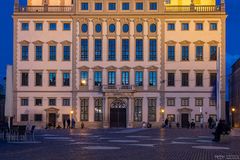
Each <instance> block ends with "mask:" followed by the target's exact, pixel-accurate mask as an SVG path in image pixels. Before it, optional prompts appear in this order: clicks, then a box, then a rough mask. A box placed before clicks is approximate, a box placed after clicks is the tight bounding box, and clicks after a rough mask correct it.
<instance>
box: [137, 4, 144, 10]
mask: <svg viewBox="0 0 240 160" xmlns="http://www.w3.org/2000/svg"><path fill="white" fill-rule="evenodd" d="M136 10H143V3H142V2H137V3H136Z"/></svg>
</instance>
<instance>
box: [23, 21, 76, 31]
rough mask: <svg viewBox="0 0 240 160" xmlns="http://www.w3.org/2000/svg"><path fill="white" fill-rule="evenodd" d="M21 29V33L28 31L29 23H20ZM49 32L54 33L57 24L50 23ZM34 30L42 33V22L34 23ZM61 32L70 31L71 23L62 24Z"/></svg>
mask: <svg viewBox="0 0 240 160" xmlns="http://www.w3.org/2000/svg"><path fill="white" fill-rule="evenodd" d="M21 24H22V26H21V29H22V31H28V30H29V23H28V22H22V23H21ZM48 29H49V30H50V31H56V30H57V23H55V22H51V23H49V28H48ZM35 30H36V31H43V23H42V22H36V23H35ZM63 30H64V31H70V30H71V23H70V22H67V23H63Z"/></svg>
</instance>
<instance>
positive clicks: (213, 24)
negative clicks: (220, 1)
mask: <svg viewBox="0 0 240 160" xmlns="http://www.w3.org/2000/svg"><path fill="white" fill-rule="evenodd" d="M217 29H218V27H217V23H210V30H211V31H216V30H217Z"/></svg>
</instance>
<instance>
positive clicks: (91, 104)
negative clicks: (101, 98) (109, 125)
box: [88, 97, 94, 122]
mask: <svg viewBox="0 0 240 160" xmlns="http://www.w3.org/2000/svg"><path fill="white" fill-rule="evenodd" d="M88 110H89V113H88V116H89V122H94V98H93V97H89V108H88Z"/></svg>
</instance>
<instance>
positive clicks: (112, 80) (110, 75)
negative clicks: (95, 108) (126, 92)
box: [108, 71, 116, 86]
mask: <svg viewBox="0 0 240 160" xmlns="http://www.w3.org/2000/svg"><path fill="white" fill-rule="evenodd" d="M115 84H116V72H114V71H109V72H108V85H112V86H113V85H115Z"/></svg>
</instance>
